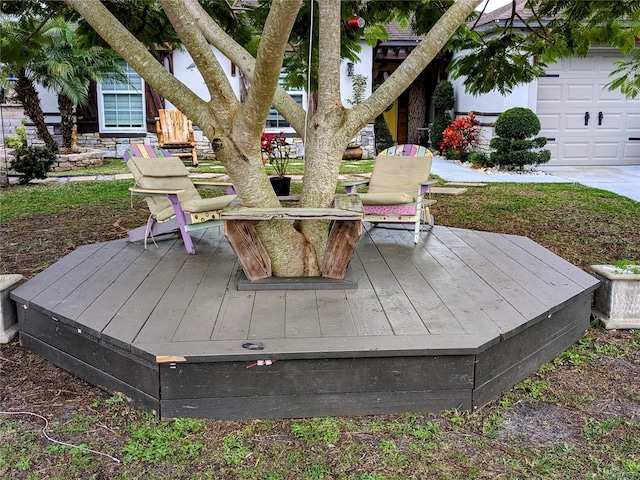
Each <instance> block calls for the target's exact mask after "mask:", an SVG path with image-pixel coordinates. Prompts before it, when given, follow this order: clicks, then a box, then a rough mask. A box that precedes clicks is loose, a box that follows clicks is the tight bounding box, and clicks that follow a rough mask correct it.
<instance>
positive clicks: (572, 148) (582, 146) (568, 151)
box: [558, 140, 589, 159]
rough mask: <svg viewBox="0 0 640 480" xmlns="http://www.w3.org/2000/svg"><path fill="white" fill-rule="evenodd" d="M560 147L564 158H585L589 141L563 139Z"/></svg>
mask: <svg viewBox="0 0 640 480" xmlns="http://www.w3.org/2000/svg"><path fill="white" fill-rule="evenodd" d="M559 146H560V147H561V148H562V151H561V152H558V153H562V157H563V158H565V159H570V158H586V157H587V153H588V148H589V142H583V141H576V142H571V141H566V140H565V141H564V142H563V144H562V145H559Z"/></svg>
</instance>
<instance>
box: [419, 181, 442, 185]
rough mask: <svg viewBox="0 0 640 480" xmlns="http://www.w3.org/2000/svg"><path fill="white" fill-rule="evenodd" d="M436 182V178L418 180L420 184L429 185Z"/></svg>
mask: <svg viewBox="0 0 640 480" xmlns="http://www.w3.org/2000/svg"><path fill="white" fill-rule="evenodd" d="M436 183H438V180H425V181H424V182H420V185H427V186H431V185H435V184H436Z"/></svg>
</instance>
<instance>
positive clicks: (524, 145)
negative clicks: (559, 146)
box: [489, 107, 551, 169]
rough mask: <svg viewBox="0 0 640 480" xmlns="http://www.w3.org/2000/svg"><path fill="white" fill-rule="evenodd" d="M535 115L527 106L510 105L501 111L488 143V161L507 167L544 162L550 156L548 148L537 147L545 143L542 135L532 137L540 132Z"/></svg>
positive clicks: (545, 140) (538, 121) (521, 166)
mask: <svg viewBox="0 0 640 480" xmlns="http://www.w3.org/2000/svg"><path fill="white" fill-rule="evenodd" d="M540 127H541V126H540V120H539V119H538V116H537V115H536V114H535V113H533V112H532V111H531V110H530V109H528V108H522V107H516V108H511V109H509V110H507V111H505V112H504V113H502V114H500V116H499V117H498V119H497V120H496V125H495V132H496V135H498V136H497V137H494V138H492V139H491V142H490V143H489V146H490V147H491V148H493V149H494V150H495V151H494V152H491V162H493V163H494V164H495V165H500V166H506V167H510V168H514V167H519V168H520V169H522V168H523V167H524V166H525V165H537V164H540V163H546V162H548V161H549V160H550V159H551V152H549V150H540V148H542V147H544V146H545V145H546V143H547V139H546V138H545V137H537V138H532V137H533V136H534V135H536V134H537V133H538V132H540Z"/></svg>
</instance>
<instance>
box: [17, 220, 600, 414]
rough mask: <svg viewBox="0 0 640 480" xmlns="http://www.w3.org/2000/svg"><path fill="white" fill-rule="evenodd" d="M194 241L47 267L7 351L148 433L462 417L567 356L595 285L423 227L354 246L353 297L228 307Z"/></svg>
mask: <svg viewBox="0 0 640 480" xmlns="http://www.w3.org/2000/svg"><path fill="white" fill-rule="evenodd" d="M365 226H366V227H369V225H368V224H365ZM193 236H194V243H196V249H197V252H198V253H197V254H196V255H188V254H186V252H185V250H184V246H183V245H182V241H181V240H180V239H177V238H171V239H167V240H163V241H158V243H157V247H156V246H154V245H153V244H151V245H150V246H149V248H148V249H147V250H145V249H144V248H143V246H142V245H139V244H133V243H129V242H127V241H126V240H118V241H113V242H108V243H102V244H95V245H87V246H84V247H81V248H79V249H77V250H76V251H75V252H73V253H72V254H70V255H68V256H66V257H64V258H63V259H61V260H60V261H59V262H57V263H56V264H54V265H52V266H51V267H50V268H48V269H47V270H45V271H44V272H42V273H41V274H39V275H37V276H36V277H34V278H33V279H31V280H29V281H28V282H26V283H25V284H24V285H22V286H20V287H18V288H17V289H16V290H14V291H13V292H12V295H11V296H12V298H13V299H14V300H15V301H16V302H17V303H18V312H19V314H18V316H19V329H20V340H21V343H22V345H23V346H25V347H26V348H28V349H30V350H32V351H34V352H36V353H37V354H39V355H41V356H43V357H44V358H47V359H49V360H50V361H52V362H53V363H55V364H57V365H59V366H61V367H62V368H65V369H67V370H69V371H70V372H72V373H74V374H76V375H77V376H79V377H81V378H84V379H85V380H87V381H88V382H90V383H92V384H95V385H98V386H100V387H103V388H105V389H107V390H109V391H112V392H120V393H122V394H124V395H126V396H127V397H128V398H130V399H131V400H132V401H133V402H134V403H136V404H137V405H139V406H140V407H142V408H146V409H150V410H154V411H155V412H156V413H157V414H158V415H159V416H160V417H163V418H170V417H176V416H187V417H210V418H270V417H276V418H277V417H304V416H324V415H359V414H377V413H394V412H408V411H414V412H420V411H429V410H437V409H447V408H462V409H470V408H474V407H476V406H482V405H483V404H485V403H487V402H488V401H490V400H492V399H494V398H495V397H497V396H498V395H499V394H500V393H501V392H502V391H504V390H506V389H509V388H511V387H512V386H513V385H514V384H515V383H517V382H518V381H519V380H521V379H522V378H524V377H526V376H528V375H529V374H531V373H532V372H534V371H535V370H536V369H538V368H539V367H540V365H542V364H543V363H544V362H546V361H548V360H550V359H552V358H553V357H554V356H556V355H557V354H558V353H560V352H562V351H563V350H565V349H566V348H567V347H568V346H570V345H571V344H572V343H573V342H575V341H576V340H577V339H578V338H580V336H581V335H582V334H583V333H584V331H585V330H587V328H588V326H589V317H590V307H591V292H592V291H593V290H594V289H595V288H596V287H597V284H598V281H597V280H596V279H595V278H593V277H591V276H590V275H588V274H586V273H584V272H583V271H582V270H580V269H578V268H576V267H574V266H573V265H571V264H569V263H567V262H566V261H564V260H563V259H561V258H560V257H558V256H556V255H554V254H553V253H551V252H549V251H548V250H546V249H545V248H543V247H541V246H540V245H538V244H536V243H534V242H533V241H531V240H529V239H527V238H524V237H517V236H511V235H500V234H493V233H483V232H476V231H470V230H462V229H454V228H447V227H440V226H436V227H433V229H432V230H431V231H430V232H425V233H423V235H422V239H421V241H420V243H419V244H418V245H415V246H414V244H413V234H412V232H411V231H409V230H404V229H384V228H375V229H370V230H369V231H368V232H365V233H364V234H363V236H362V238H361V240H360V243H359V245H358V248H357V251H356V255H355V256H354V258H353V259H352V261H351V264H350V267H349V269H350V271H349V278H350V279H352V280H355V281H357V283H358V288H357V289H345V290H278V291H263V290H258V291H239V290H238V289H237V283H238V279H239V278H241V277H242V275H241V271H239V269H238V263H237V260H236V257H235V255H234V253H233V251H232V249H231V247H230V246H229V244H228V242H227V241H226V239H225V238H224V237H223V236H222V234H221V233H220V232H219V231H218V229H215V228H213V229H209V230H206V231H200V232H194V234H193ZM265 361H266V362H265ZM262 363H267V365H262Z"/></svg>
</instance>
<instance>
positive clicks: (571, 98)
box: [566, 85, 593, 103]
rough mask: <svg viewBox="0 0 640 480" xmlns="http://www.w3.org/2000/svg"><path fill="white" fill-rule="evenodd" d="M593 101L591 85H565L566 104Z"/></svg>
mask: <svg viewBox="0 0 640 480" xmlns="http://www.w3.org/2000/svg"><path fill="white" fill-rule="evenodd" d="M592 99H593V85H567V96H566V101H567V102H589V103H591V101H592Z"/></svg>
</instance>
